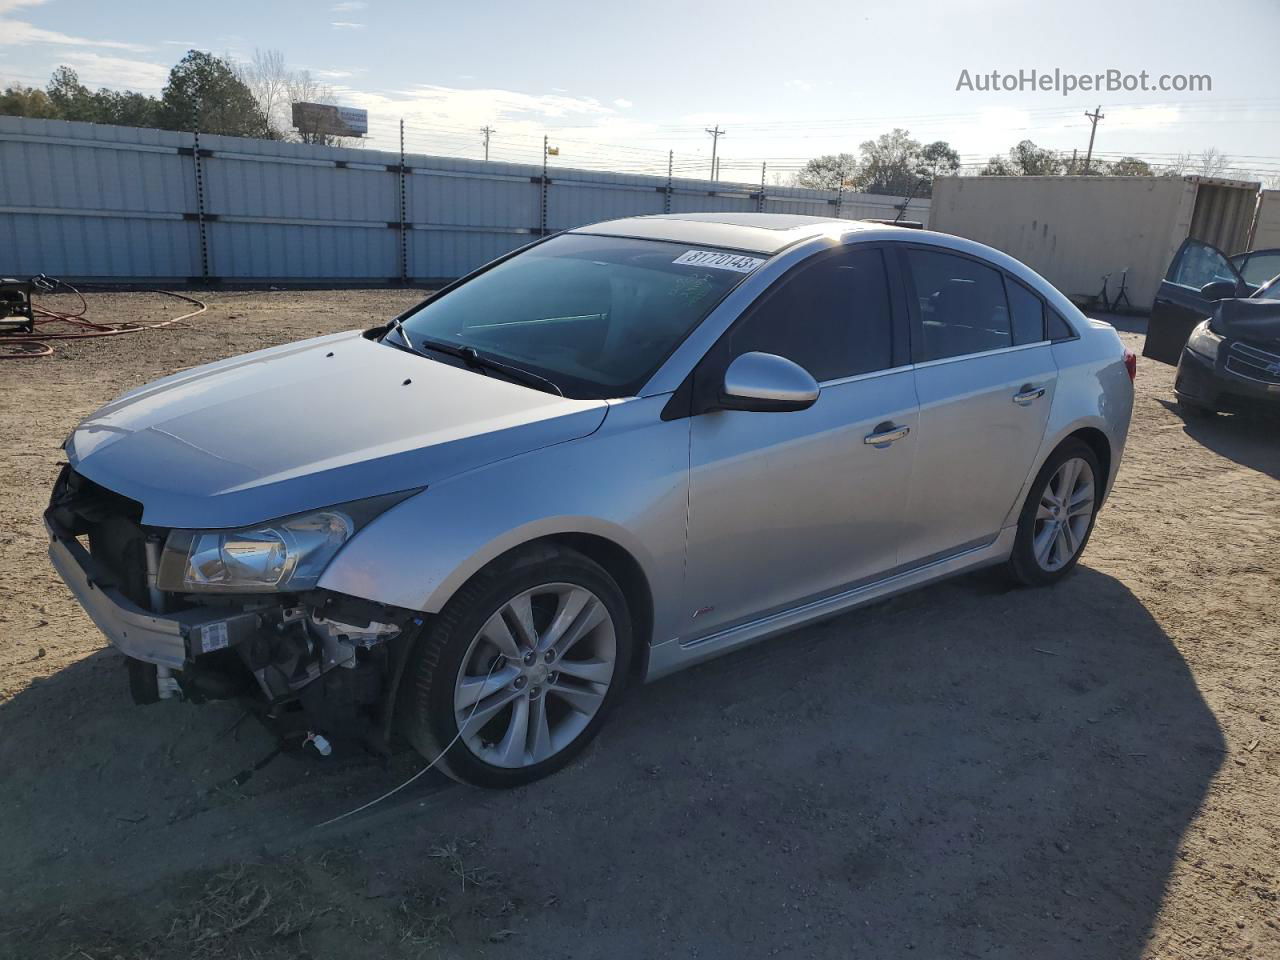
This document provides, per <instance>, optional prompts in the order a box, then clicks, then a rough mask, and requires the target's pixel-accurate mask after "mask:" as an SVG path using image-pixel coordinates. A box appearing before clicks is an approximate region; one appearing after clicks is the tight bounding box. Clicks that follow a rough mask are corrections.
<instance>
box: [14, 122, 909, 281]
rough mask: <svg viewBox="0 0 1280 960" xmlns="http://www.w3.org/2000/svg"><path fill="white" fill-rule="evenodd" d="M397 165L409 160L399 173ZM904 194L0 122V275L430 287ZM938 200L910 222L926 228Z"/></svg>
mask: <svg viewBox="0 0 1280 960" xmlns="http://www.w3.org/2000/svg"><path fill="white" fill-rule="evenodd" d="M402 159H403V162H402ZM903 202H904V198H902V197H886V196H877V195H872V194H859V193H841V192H837V191H834V190H809V189H805V188H802V187H781V186H766V187H764V188H763V189H762V188H761V187H760V186H759V185H756V186H746V185H743V184H732V183H712V182H709V181H705V180H689V179H680V178H676V179H668V178H666V177H655V176H638V175H630V174H620V173H610V172H596V171H586V170H568V169H561V168H557V167H552V168H550V169H548V170H547V172H546V176H545V177H544V176H543V170H542V168H541V167H538V166H533V165H527V164H514V163H497V162H489V163H486V162H481V161H475V160H460V159H453V158H448V157H431V156H425V155H419V154H407V155H405V156H404V157H403V158H402V157H401V155H400V154H398V153H387V152H382V151H375V150H361V149H349V148H337V147H317V146H308V145H305V144H296V143H278V142H275V141H270V140H245V139H240V138H236V137H220V136H210V135H193V134H189V133H177V132H174V131H168V130H144V129H138V128H134V127H113V126H102V125H98V124H90V123H72V122H68V121H62V120H32V119H27V118H23V117H0V275H4V276H19V277H22V276H31V275H34V274H37V273H47V274H49V275H51V276H59V277H63V278H66V279H77V280H89V281H97V282H104V283H109V282H117V283H130V282H149V283H154V282H188V281H258V282H266V281H285V282H288V281H294V282H298V281H308V282H329V281H332V282H388V281H389V282H402V281H417V282H432V281H439V280H446V279H452V278H454V277H457V276H461V275H462V274H464V273H467V272H468V271H470V270H472V269H474V268H475V267H478V266H480V265H481V264H483V263H486V262H488V261H489V260H492V259H493V258H494V257H497V256H500V255H501V254H503V253H506V252H507V251H509V250H512V249H514V248H515V247H518V246H521V245H523V244H525V243H528V242H529V241H530V240H531V239H533V238H535V237H538V236H542V235H544V234H547V233H554V232H556V231H559V230H564V229H568V228H571V227H576V226H581V225H582V224H585V223H594V222H597V221H600V220H609V219H613V218H615V217H627V216H634V215H637V214H652V213H664V212H671V213H682V212H686V213H687V212H694V211H764V212H771V213H800V214H816V215H819V216H836V217H842V218H845V219H863V218H889V219H892V218H893V217H895V216H897V215H898V213H899V211H900V210H901V209H902V204H903ZM928 216H929V201H928V200H920V199H913V200H911V202H910V203H909V204H908V205H907V208H906V213H905V218H906V219H909V220H919V221H924V222H926V223H927V222H928Z"/></svg>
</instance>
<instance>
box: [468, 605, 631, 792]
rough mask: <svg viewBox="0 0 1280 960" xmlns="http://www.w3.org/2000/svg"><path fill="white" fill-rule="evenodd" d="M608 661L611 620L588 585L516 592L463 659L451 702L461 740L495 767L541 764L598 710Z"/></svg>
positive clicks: (612, 649) (612, 660)
mask: <svg viewBox="0 0 1280 960" xmlns="http://www.w3.org/2000/svg"><path fill="white" fill-rule="evenodd" d="M617 659H618V656H617V637H616V634H615V631H614V623H613V618H612V617H611V616H610V614H609V610H608V608H607V607H606V606H605V605H604V603H603V602H602V601H601V600H600V598H599V597H597V596H596V595H595V594H594V593H592V592H591V591H590V590H588V589H587V588H585V587H582V586H579V585H578V584H573V583H548V584H544V585H542V586H538V587H533V588H532V589H529V590H525V591H523V592H522V593H519V594H517V595H516V596H514V597H512V598H511V599H510V600H508V601H507V602H506V603H504V604H502V605H501V606H500V607H499V608H498V609H497V610H496V611H495V612H494V613H493V615H492V616H490V617H489V619H488V620H487V621H486V622H485V624H484V626H483V627H481V628H480V630H479V632H478V633H477V634H476V635H475V637H474V638H473V639H472V641H471V644H470V646H469V647H468V649H467V652H466V655H465V656H464V657H463V658H462V667H461V669H460V670H459V672H458V677H457V680H456V682H455V684H454V697H453V709H454V720H455V722H456V723H457V728H458V731H459V733H460V739H461V740H462V742H463V743H464V744H465V745H466V747H467V749H468V750H470V751H471V753H472V754H474V755H475V756H476V757H477V758H479V759H480V760H483V761H484V762H485V763H489V764H492V765H493V766H496V767H506V768H519V767H528V766H532V765H534V764H537V763H541V762H543V761H544V760H548V759H550V758H551V757H553V756H555V755H556V754H557V753H559V752H560V751H561V750H563V749H565V748H566V747H567V746H569V744H571V743H573V741H574V740H575V739H576V738H577V737H578V736H579V735H580V734H581V733H582V732H583V731H584V730H585V729H586V728H587V725H588V724H590V722H591V719H592V718H593V717H594V716H595V715H596V713H597V712H598V711H599V709H600V707H601V705H602V704H603V703H604V699H605V695H606V694H607V693H608V692H609V688H610V686H611V685H612V683H613V681H614V672H615V667H616V665H617Z"/></svg>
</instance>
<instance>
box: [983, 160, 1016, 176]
mask: <svg viewBox="0 0 1280 960" xmlns="http://www.w3.org/2000/svg"><path fill="white" fill-rule="evenodd" d="M1017 175H1018V171H1017V170H1015V169H1013V165H1012V164H1011V163H1009V161H1008V160H1006V159H1005V158H1004V157H1000V156H996V157H992V158H991V159H990V160H988V161H987V164H986V166H984V167H983V168H982V169H981V170H979V171H978V176H980V177H1016V176H1017Z"/></svg>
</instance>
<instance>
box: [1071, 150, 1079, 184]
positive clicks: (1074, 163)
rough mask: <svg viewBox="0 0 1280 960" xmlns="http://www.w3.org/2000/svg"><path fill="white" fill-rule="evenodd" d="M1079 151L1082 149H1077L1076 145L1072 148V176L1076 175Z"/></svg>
mask: <svg viewBox="0 0 1280 960" xmlns="http://www.w3.org/2000/svg"><path fill="white" fill-rule="evenodd" d="M1079 152H1080V151H1079V150H1077V149H1076V148H1075V147H1072V148H1071V171H1070V172H1071V176H1073V177H1074V176H1075V175H1076V154H1077V153H1079Z"/></svg>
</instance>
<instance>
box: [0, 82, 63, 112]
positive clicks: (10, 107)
mask: <svg viewBox="0 0 1280 960" xmlns="http://www.w3.org/2000/svg"><path fill="white" fill-rule="evenodd" d="M0 116H6V117H44V118H51V119H56V118H57V116H58V112H57V110H56V109H55V108H54V106H53V101H51V100H50V99H49V95H48V94H47V93H45V92H44V91H43V90H39V89H37V88H36V87H24V86H22V84H20V83H15V84H12V85H10V86H9V87H6V88H5V90H4V92H3V93H0Z"/></svg>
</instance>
